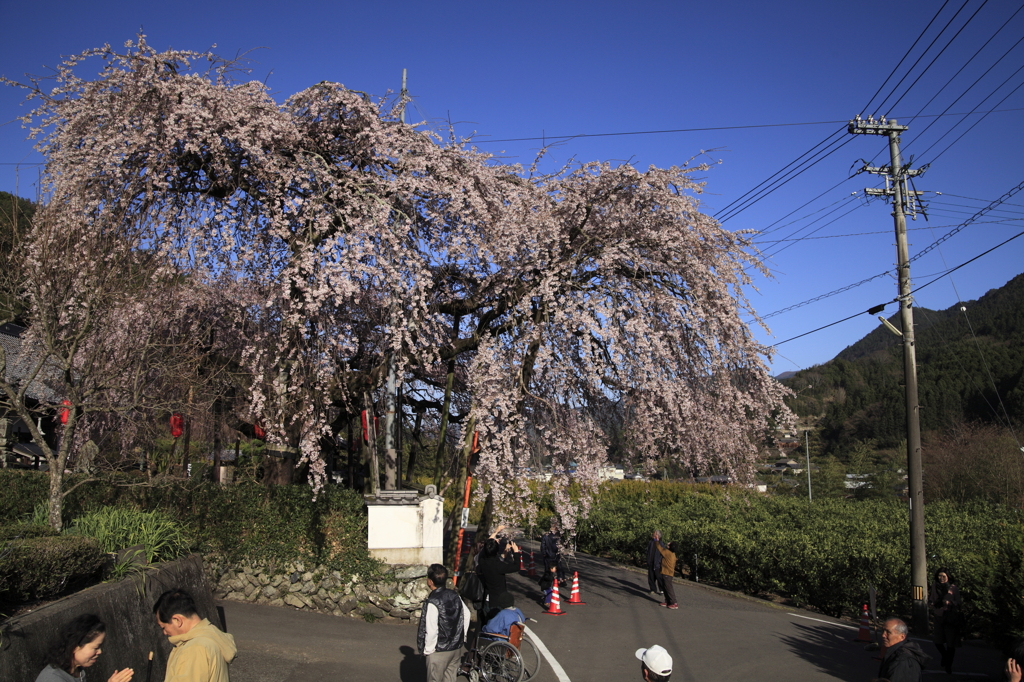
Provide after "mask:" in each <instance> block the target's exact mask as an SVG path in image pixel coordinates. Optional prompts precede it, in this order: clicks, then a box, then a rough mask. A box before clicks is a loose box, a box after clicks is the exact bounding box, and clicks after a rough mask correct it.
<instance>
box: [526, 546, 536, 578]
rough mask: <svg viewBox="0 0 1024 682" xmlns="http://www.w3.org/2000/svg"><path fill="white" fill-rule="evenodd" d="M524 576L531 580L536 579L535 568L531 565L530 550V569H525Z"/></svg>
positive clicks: (531, 555) (531, 554)
mask: <svg viewBox="0 0 1024 682" xmlns="http://www.w3.org/2000/svg"><path fill="white" fill-rule="evenodd" d="M526 575H527V576H529V577H531V578H536V577H537V567H536V566H534V564H533V550H532V549H531V550H530V567H529V568H528V569H526Z"/></svg>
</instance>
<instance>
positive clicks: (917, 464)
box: [847, 116, 928, 634]
mask: <svg viewBox="0 0 1024 682" xmlns="http://www.w3.org/2000/svg"><path fill="white" fill-rule="evenodd" d="M847 130H848V132H849V133H850V134H852V135H885V136H886V137H888V138H889V166H885V167H881V168H874V167H870V166H865V167H864V168H863V169H862V172H868V173H875V174H877V175H882V176H884V177H885V189H874V188H871V189H865V190H864V193H865V194H867V195H869V196H886V197H892V207H893V210H892V217H893V223H894V224H895V227H896V257H897V271H898V274H899V292H900V294H899V302H900V325H901V327H902V328H903V377H904V382H905V384H906V390H905V393H904V395H905V399H906V408H907V488H908V490H907V492H908V495H909V503H910V577H911V585H912V589H913V595H912V598H913V609H914V611H913V628H914V631H915V632H917V633H918V634H927V632H928V594H927V585H928V565H927V555H926V553H925V545H924V484H923V477H922V474H921V421H920V406H919V405H918V402H917V356H916V350H915V347H914V309H913V296H912V294H911V291H910V257H909V253H908V249H907V220H906V214H907V213H910V214H911V215H914V216H915V219H916V213H917V197H918V196H920V195H921V192H918V191H916V190H915V191H911V190H910V189H909V188H908V183H907V181H908V180H909V179H910V178H911V177H914V176H916V175H920V174H921V173H923V172H924V170H925V169H923V168H922V169H919V170H911V169H909V168H904V167H903V162H902V160H901V158H900V133H901V132H903V131H904V130H907V126H901V125H899V124H898V123H897V122H896V120H895V119H890V120H888V121H887V120H886V119H885V117H882V118H881V120H879V121H875V120H874V118H873V117H869V118H868V119H867V120H866V121H865V120H862V119H861V117H860V116H858V117H857V118H856V119H854V120H852V121H850V125H849V127H848V128H847Z"/></svg>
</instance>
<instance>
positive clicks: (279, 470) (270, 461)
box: [263, 443, 295, 486]
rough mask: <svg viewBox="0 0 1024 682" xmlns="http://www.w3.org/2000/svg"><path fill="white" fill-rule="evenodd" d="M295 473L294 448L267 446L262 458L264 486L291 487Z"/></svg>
mask: <svg viewBox="0 0 1024 682" xmlns="http://www.w3.org/2000/svg"><path fill="white" fill-rule="evenodd" d="M294 473H295V448H290V447H288V446H286V445H274V444H270V443H268V444H267V449H266V454H265V455H264V457H263V484H264V485H268V486H270V485H291V482H292V477H293V475H294Z"/></svg>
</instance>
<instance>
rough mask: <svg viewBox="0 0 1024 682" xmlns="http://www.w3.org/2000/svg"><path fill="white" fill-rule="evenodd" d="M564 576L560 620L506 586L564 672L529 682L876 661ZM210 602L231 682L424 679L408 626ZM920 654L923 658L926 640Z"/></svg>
mask: <svg viewBox="0 0 1024 682" xmlns="http://www.w3.org/2000/svg"><path fill="white" fill-rule="evenodd" d="M576 569H577V570H578V571H579V572H580V589H581V593H582V596H583V599H584V600H585V601H586V602H587V604H586V605H585V606H573V605H566V604H564V603H563V606H562V609H563V610H565V611H567V615H565V616H557V617H554V616H549V615H546V614H544V613H543V608H542V606H541V605H540V603H539V595H540V592H539V590H538V589H537V587H536V584H535V583H534V582H532V581H531V580H529V579H527V578H525V577H522V576H519V577H513V578H512V579H511V580H510V581H509V582H510V589H511V591H512V592H513V593H514V594H515V595H516V601H517V605H518V606H519V607H520V608H522V609H523V611H524V612H525V613H526V615H527V616H528V617H530V618H533V619H535V620H536V622H530V623H529V624H528V626H529V628H530V630H531V631H532V632H534V633H535V634H536V636H538V637H539V638H540V640H541V641H542V642H543V643H544V644H545V645H546V647H547V649H549V650H550V652H551V654H552V655H553V656H554V658H555V659H556V660H557V662H558V664H559V665H560V666H561V668H562V671H563V672H564V674H563V676H561V677H559V676H558V675H556V673H555V671H554V669H553V668H552V666H551V665H550V663H549V662H547V661H545V662H544V663H543V665H542V670H541V672H540V674H539V675H538V676H537V678H535V679H536V682H591V681H593V682H597V681H599V680H609V681H611V680H615V681H620V680H627V681H628V680H639V679H640V677H639V668H640V663H639V661H637V660H636V659H635V658H634V657H633V652H634V651H635V650H636V649H637V648H639V647H642V646H649V645H651V644H661V645H662V646H664V647H665V648H666V649H667V650H668V651H669V653H670V654H672V656H673V658H674V659H675V670H674V672H673V674H672V680H673V682H684V681H685V682H689V681H699V682H717V681H720V680H721V681H726V680H730V681H732V680H742V681H744V682H747V681H750V682H753V681H755V680H756V681H757V682H772V681H774V680H778V681H780V682H781V681H783V680H785V681H787V682H789V681H791V680H808V681H815V680H849V681H850V682H866V681H867V680H870V679H872V678H873V677H874V674H875V673H876V672H877V670H878V662H877V661H874V660H872V656H874V655H876V654H873V653H870V652H865V651H864V649H863V645H860V644H856V643H854V642H852V641H851V640H852V639H853V637H854V636H855V635H856V630H855V629H853V628H851V627H850V626H849V625H848V624H845V623H835V622H833V621H831V619H828V618H825V617H821V616H818V615H816V614H813V613H807V612H803V611H798V610H792V609H789V610H786V609H779V608H777V607H774V606H770V605H766V604H763V603H761V602H758V601H753V600H750V599H746V598H742V597H737V596H734V595H731V594H729V593H725V592H722V591H719V590H711V589H706V588H704V587H702V586H699V585H694V584H692V583H683V584H680V585H677V588H676V592H677V596H678V597H679V600H680V608H679V610H678V611H669V610H668V609H666V608H664V607H660V606H658V603H657V601H656V600H654V599H653V598H651V597H649V596H648V595H647V578H646V575H644V574H640V573H635V572H632V571H628V570H625V569H622V568H620V567H616V566H613V565H611V564H609V563H608V562H604V561H602V560H598V559H593V558H589V557H585V556H581V557H580V558H579V561H578V565H577V567H576ZM564 594H566V595H567V594H568V590H566V591H565V592H564ZM221 603H222V604H223V606H224V607H225V610H226V613H227V624H228V630H229V631H230V632H232V633H233V634H234V636H235V638H236V641H237V643H238V646H239V656H238V659H237V660H236V662H235V663H234V664H233V665H232V667H231V677H232V679H233V680H234V682H317V681H319V680H324V681H328V680H330V681H332V682H346V681H348V680H352V681H353V682H354V681H356V680H358V681H359V682H365V681H366V680H394V679H399V680H401V681H402V682H425V669H424V665H423V659H422V657H419V656H417V655H416V654H415V653H414V651H415V647H416V628H415V627H414V626H411V625H404V624H398V623H372V624H371V623H365V622H363V621H359V620H354V619H349V618H336V617H334V616H329V615H321V614H311V613H300V612H298V611H294V610H291V609H287V608H282V607H272V606H258V605H253V604H242V603H238V602H221ZM922 647H923V648H924V649H925V650H926V651H927V652H928V653H929V654H934V653H935V652H934V647H933V646H932V645H931V644H930V643H922ZM932 667H933V668H936V667H937V666H935V665H933V666H932ZM956 667H957V669H958V672H959V673H961V674H958V675H956V676H955V677H956V678H957V679H961V680H978V681H983V680H986V679H991V680H999V679H1001V674H1000V671H1001V666H1000V659H999V656H998V654H997V652H995V651H993V650H991V649H989V648H986V647H981V646H971V645H967V646H964V647H963V648H961V649H960V650H959V653H958V654H957V666H956ZM459 679H460V680H461V681H462V682H464V681H465V678H459ZM948 679H952V678H949V677H947V676H946V675H945V673H943V672H941V671H938V670H933V671H930V672H928V673H927V674H926V676H925V680H926V682H933V681H934V682H942V681H944V680H948Z"/></svg>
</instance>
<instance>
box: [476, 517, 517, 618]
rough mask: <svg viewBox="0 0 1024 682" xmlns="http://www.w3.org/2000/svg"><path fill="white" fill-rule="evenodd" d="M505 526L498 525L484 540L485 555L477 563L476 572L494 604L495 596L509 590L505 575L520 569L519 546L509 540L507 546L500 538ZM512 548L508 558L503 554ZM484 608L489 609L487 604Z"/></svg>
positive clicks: (489, 599)
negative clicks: (499, 534)
mask: <svg viewBox="0 0 1024 682" xmlns="http://www.w3.org/2000/svg"><path fill="white" fill-rule="evenodd" d="M504 528H505V527H504V526H498V529H497V530H496V531H494V532H493V533H492V534H491V536H490V537H489V538H487V539H486V540H485V541H484V552H483V556H482V557H480V563H479V564H478V565H477V569H476V572H477V574H478V575H479V576H480V582H482V583H483V584H484V592H485V594H486V599H487V600H488V601H490V602H491V603H492V604H493V603H494V598H495V597H496V596H498V595H499V594H502V593H504V592H508V581H507V580H506V578H505V576H506V575H508V574H509V573H515V572H516V571H518V570H519V546H518V545H517V544H516V543H514V542H512V541H509V542H508V544H507V545H506V546H505V547H502V543H501V542H500V541H499V540H498V533H500V532H501V531H502V530H503V529H504ZM506 549H507V550H511V555H510V556H509V558H508V559H507V560H506V558H505V557H504V556H503V551H504V550H506ZM484 610H485V611H487V610H489V609H488V607H487V606H485V607H484Z"/></svg>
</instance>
